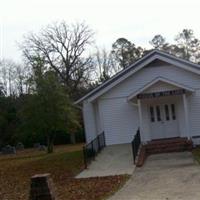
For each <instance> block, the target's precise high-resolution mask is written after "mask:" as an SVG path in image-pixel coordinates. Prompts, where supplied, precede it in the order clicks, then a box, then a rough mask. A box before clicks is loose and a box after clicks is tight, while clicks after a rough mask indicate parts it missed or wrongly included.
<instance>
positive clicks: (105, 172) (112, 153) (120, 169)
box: [76, 144, 135, 178]
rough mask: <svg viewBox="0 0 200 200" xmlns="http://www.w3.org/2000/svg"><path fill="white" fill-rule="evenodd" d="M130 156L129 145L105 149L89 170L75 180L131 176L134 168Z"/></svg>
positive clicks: (112, 146)
mask: <svg viewBox="0 0 200 200" xmlns="http://www.w3.org/2000/svg"><path fill="white" fill-rule="evenodd" d="M132 155H133V154H132V149H131V145H130V144H121V145H111V146H108V147H105V148H104V149H103V150H102V152H101V153H100V154H99V155H98V156H97V157H96V159H95V161H93V162H92V163H91V164H90V165H89V168H88V169H86V170H84V171H83V172H81V173H80V174H79V175H78V176H77V177H76V178H87V177H96V176H109V175H119V174H132V173H133V171H134V168H135V166H134V165H133V157H132Z"/></svg>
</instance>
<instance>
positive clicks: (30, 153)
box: [0, 145, 128, 200]
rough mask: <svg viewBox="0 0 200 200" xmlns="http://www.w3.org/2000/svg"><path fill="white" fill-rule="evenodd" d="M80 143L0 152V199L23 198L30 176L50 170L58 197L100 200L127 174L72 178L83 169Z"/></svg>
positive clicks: (64, 199) (118, 185) (17, 199)
mask: <svg viewBox="0 0 200 200" xmlns="http://www.w3.org/2000/svg"><path fill="white" fill-rule="evenodd" d="M81 150H82V145H65V146H59V147H56V150H55V153H53V154H46V153H45V152H39V151H37V150H34V149H29V150H25V151H21V152H20V153H18V154H17V155H15V156H13V155H12V156H0V199H1V200H25V199H28V196H29V188H30V177H31V176H33V175H35V174H39V173H50V174H51V176H52V178H53V181H54V185H55V187H56V193H57V196H58V197H59V200H77V199H79V200H100V199H104V198H105V197H107V196H109V195H111V194H112V193H114V192H115V191H116V190H118V189H119V188H120V187H121V186H122V185H123V184H124V183H125V182H126V180H127V179H128V176H125V175H124V176H108V177H96V178H87V179H75V178H73V177H74V175H75V174H77V173H78V172H80V171H81V170H82V169H83V166H84V165H83V157H82V156H83V154H82V151H81Z"/></svg>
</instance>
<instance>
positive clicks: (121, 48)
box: [111, 38, 143, 69]
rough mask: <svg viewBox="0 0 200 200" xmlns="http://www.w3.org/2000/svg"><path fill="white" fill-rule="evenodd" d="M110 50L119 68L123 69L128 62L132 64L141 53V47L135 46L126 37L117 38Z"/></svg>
mask: <svg viewBox="0 0 200 200" xmlns="http://www.w3.org/2000/svg"><path fill="white" fill-rule="evenodd" d="M111 52H112V54H113V55H114V57H115V59H116V61H117V62H118V64H119V66H120V67H121V69H125V68H126V67H127V66H129V65H130V64H133V63H134V62H135V61H136V60H137V59H138V58H140V57H142V55H143V49H142V48H141V47H136V46H135V44H134V43H131V42H130V41H128V40H127V39H126V38H119V39H117V40H116V42H114V43H113V45H112V51H111Z"/></svg>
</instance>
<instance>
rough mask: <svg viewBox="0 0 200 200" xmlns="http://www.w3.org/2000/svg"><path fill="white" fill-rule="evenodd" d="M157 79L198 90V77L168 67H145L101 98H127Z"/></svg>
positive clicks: (173, 67) (199, 81) (199, 79)
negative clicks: (160, 78)
mask: <svg viewBox="0 0 200 200" xmlns="http://www.w3.org/2000/svg"><path fill="white" fill-rule="evenodd" d="M158 77H164V78H166V79H168V80H171V81H173V82H177V83H179V84H182V85H185V86H188V87H191V88H200V78H199V75H196V74H194V73H192V72H189V71H186V70H183V69H180V68H177V67H175V66H170V65H169V66H167V65H165V66H161V67H145V68H143V69H142V70H140V71H139V72H137V73H136V74H134V75H132V76H131V77H129V78H127V79H126V80H124V81H123V82H121V83H120V84H118V85H117V86H115V87H114V88H112V89H111V90H109V91H108V92H107V93H106V94H104V95H102V97H101V98H114V97H127V96H128V95H129V94H131V93H134V92H135V91H137V90H139V89H140V88H142V87H144V85H146V84H148V83H150V82H151V81H152V80H154V79H156V78H158Z"/></svg>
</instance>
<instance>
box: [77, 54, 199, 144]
mask: <svg viewBox="0 0 200 200" xmlns="http://www.w3.org/2000/svg"><path fill="white" fill-rule="evenodd" d="M75 103H76V104H79V105H81V106H82V110H83V117H84V127H85V134H86V142H87V143H89V142H90V141H91V140H93V139H94V138H96V137H97V136H98V135H99V134H100V133H102V132H104V134H105V142H106V145H113V144H123V143H130V142H131V141H132V139H133V137H134V135H135V133H136V131H137V129H138V128H139V129H140V135H141V142H142V143H147V142H148V141H152V140H156V139H164V138H177V137H178V138H179V137H180V138H182V137H183V138H188V139H192V140H193V142H194V144H195V143H197V144H198V143H199V142H200V65H198V64H195V63H192V62H189V61H186V60H184V59H181V58H177V57H175V56H172V55H170V54H167V53H164V52H161V51H159V50H153V51H151V52H150V53H149V54H147V55H145V56H144V57H142V58H141V59H139V60H138V61H136V62H135V63H134V64H133V65H131V66H129V67H127V68H126V69H124V70H122V71H121V72H119V73H117V74H116V75H115V76H113V77H112V78H110V79H109V80H108V81H106V82H104V83H103V84H102V85H100V86H99V87H97V88H95V89H94V90H93V91H91V92H89V93H88V94H86V95H85V96H83V97H82V98H81V99H79V100H78V101H76V102H75Z"/></svg>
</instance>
